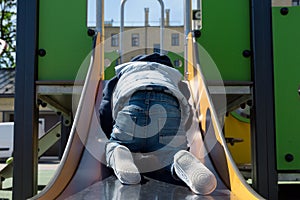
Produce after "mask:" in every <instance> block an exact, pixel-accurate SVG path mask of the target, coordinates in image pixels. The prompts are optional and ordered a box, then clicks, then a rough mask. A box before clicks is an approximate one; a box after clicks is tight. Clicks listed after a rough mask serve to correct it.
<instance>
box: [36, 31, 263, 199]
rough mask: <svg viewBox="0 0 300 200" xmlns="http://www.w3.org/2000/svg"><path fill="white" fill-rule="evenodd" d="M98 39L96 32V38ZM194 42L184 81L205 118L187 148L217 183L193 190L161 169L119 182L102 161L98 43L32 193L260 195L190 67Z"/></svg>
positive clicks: (85, 195) (194, 56) (81, 195)
mask: <svg viewBox="0 0 300 200" xmlns="http://www.w3.org/2000/svg"><path fill="white" fill-rule="evenodd" d="M100 42H101V37H100V35H98V36H97V39H96V44H100ZM193 42H195V41H193V38H192V37H190V39H189V67H188V70H189V71H190V73H189V74H190V75H189V78H188V80H187V81H188V83H189V85H190V89H191V93H192V96H193V101H194V102H192V104H194V106H197V104H200V105H201V107H200V109H199V110H198V111H197V113H198V116H202V121H203V122H204V121H205V123H200V125H199V122H198V123H196V126H195V128H194V129H193V138H192V140H193V141H192V145H191V151H192V152H193V153H194V154H195V155H196V156H198V157H199V159H201V161H202V162H203V163H204V164H205V165H206V166H207V167H208V168H209V169H210V170H212V171H213V172H214V174H215V175H216V177H217V181H218V186H217V188H216V190H215V191H214V192H213V193H212V194H211V195H208V196H201V195H195V194H193V193H192V192H191V191H190V190H189V188H188V187H187V186H185V185H184V184H179V183H175V182H172V181H171V179H169V178H168V176H169V175H167V174H164V172H162V171H161V172H157V173H148V174H146V175H145V176H143V178H142V182H141V184H139V185H122V184H121V183H120V182H119V181H118V180H117V179H116V177H115V176H114V175H113V173H112V171H111V170H110V169H108V168H107V167H106V166H105V162H104V160H105V159H104V146H105V142H106V141H107V139H106V136H105V134H104V133H103V132H102V130H101V128H100V123H99V117H98V105H99V101H100V100H101V95H102V87H103V83H104V81H102V78H103V76H102V75H101V74H103V71H102V69H99V67H96V66H103V63H102V64H101V62H102V60H103V59H101V56H100V58H99V57H98V56H99V55H103V54H101V53H102V47H101V45H97V47H96V48H95V49H94V53H93V55H92V61H93V62H92V64H91V65H90V67H89V71H88V73H87V78H86V82H85V85H84V88H83V91H82V95H81V97H80V100H79V104H78V105H79V106H78V109H77V113H76V115H75V118H74V123H73V127H72V130H71V134H70V137H69V141H68V144H67V147H66V150H65V153H64V156H63V158H62V160H61V164H60V166H59V168H58V169H57V172H56V174H55V175H54V177H53V179H52V180H51V181H50V182H49V184H48V185H47V186H46V187H45V188H44V190H43V191H41V192H40V193H39V194H38V195H36V196H34V197H33V198H32V199H45V200H49V199H70V200H72V199H101V200H111V199H116V200H117V199H222V200H224V199H262V198H261V197H260V196H259V195H258V194H256V193H255V192H254V191H253V190H252V189H251V187H249V185H248V184H247V183H246V182H245V181H244V179H243V177H242V175H240V173H239V172H238V169H237V167H236V166H235V164H234V162H233V160H232V158H231V156H230V153H229V151H228V149H227V147H226V143H225V139H224V136H223V135H222V132H221V129H220V126H219V125H218V121H217V119H216V116H215V111H214V108H213V106H212V103H211V99H210V96H209V94H208V92H207V88H206V86H205V82H204V80H203V77H202V74H201V71H200V70H198V69H195V68H193V66H194V65H199V60H198V54H197V53H195V52H197V49H195V46H194V43H193ZM198 67H199V66H198ZM93 105H94V106H93ZM195 120H196V121H197V120H198V118H197V119H195ZM201 129H202V130H201ZM201 131H202V133H204V134H203V135H204V137H202V136H201ZM212 134H213V135H212ZM209 136H212V137H210V140H215V143H214V146H213V147H210V148H209V149H211V150H210V152H204V153H203V151H205V149H206V148H204V147H207V144H204V142H203V141H205V139H204V140H202V138H205V137H209ZM203 155H206V156H203Z"/></svg>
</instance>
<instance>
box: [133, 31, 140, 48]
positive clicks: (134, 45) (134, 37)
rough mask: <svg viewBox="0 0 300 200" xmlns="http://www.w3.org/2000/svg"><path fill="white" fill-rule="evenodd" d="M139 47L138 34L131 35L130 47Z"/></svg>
mask: <svg viewBox="0 0 300 200" xmlns="http://www.w3.org/2000/svg"><path fill="white" fill-rule="evenodd" d="M139 45H140V35H139V34H138V33H133V34H132V35H131V46H133V47H138V46H139Z"/></svg>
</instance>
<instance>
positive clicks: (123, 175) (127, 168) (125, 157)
mask: <svg viewBox="0 0 300 200" xmlns="http://www.w3.org/2000/svg"><path fill="white" fill-rule="evenodd" d="M111 159H112V160H111V162H110V166H111V167H112V168H113V170H114V172H115V175H116V176H117V178H118V179H119V180H120V182H121V183H123V184H128V185H132V184H138V183H140V182H141V175H140V173H139V170H138V168H137V167H136V166H135V164H134V161H133V158H132V155H131V152H130V151H129V149H128V148H127V147H125V146H122V145H119V146H117V147H116V148H115V149H114V151H113V153H112V157H111Z"/></svg>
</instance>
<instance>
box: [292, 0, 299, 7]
mask: <svg viewBox="0 0 300 200" xmlns="http://www.w3.org/2000/svg"><path fill="white" fill-rule="evenodd" d="M292 5H293V6H299V5H300V0H292Z"/></svg>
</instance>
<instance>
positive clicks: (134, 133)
mask: <svg viewBox="0 0 300 200" xmlns="http://www.w3.org/2000/svg"><path fill="white" fill-rule="evenodd" d="M115 71H116V76H115V77H114V78H113V79H111V80H110V81H109V82H108V83H107V84H106V87H105V89H104V92H103V98H102V102H101V105H100V122H101V126H102V129H103V131H104V132H105V133H106V134H107V136H108V137H109V138H110V141H109V142H108V143H107V144H106V161H107V165H108V166H109V167H111V168H112V169H113V170H114V173H115V175H116V176H117V178H118V179H119V180H120V181H121V183H123V184H138V183H139V182H140V181H141V176H140V173H142V172H149V171H154V170H156V169H160V168H164V167H167V168H169V169H170V173H172V175H173V176H174V177H176V176H178V177H179V178H180V179H181V180H182V181H184V182H185V183H186V184H187V185H188V186H189V187H190V189H191V190H192V191H193V192H194V193H196V194H209V193H211V192H212V191H214V189H215V188H216V178H215V176H214V174H213V173H212V172H210V171H209V170H208V169H207V168H206V167H205V166H204V165H203V164H202V163H201V162H200V161H199V160H198V159H197V158H196V157H194V156H193V155H192V154H191V153H190V152H188V151H187V149H188V147H187V139H186V134H185V133H186V130H187V129H188V128H189V126H190V121H191V120H190V118H191V117H192V112H191V111H190V105H189V103H188V99H189V95H190V94H189V89H188V87H187V85H186V84H185V83H184V82H182V80H181V78H182V75H181V74H180V73H179V72H178V70H176V69H174V68H173V67H172V63H171V61H170V59H169V58H168V57H167V56H165V55H160V54H156V53H154V54H151V55H140V56H137V57H135V58H133V59H132V60H131V62H128V63H124V64H121V65H119V66H116V68H115Z"/></svg>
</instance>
